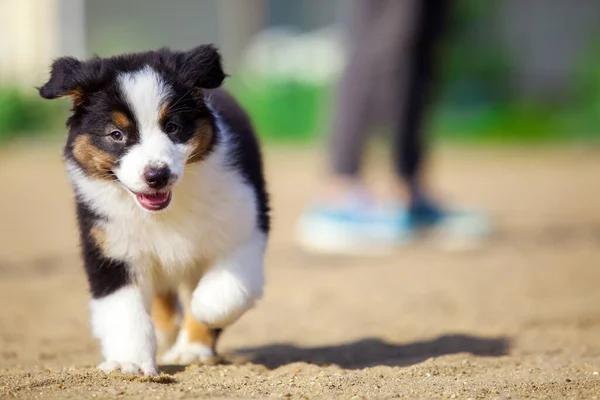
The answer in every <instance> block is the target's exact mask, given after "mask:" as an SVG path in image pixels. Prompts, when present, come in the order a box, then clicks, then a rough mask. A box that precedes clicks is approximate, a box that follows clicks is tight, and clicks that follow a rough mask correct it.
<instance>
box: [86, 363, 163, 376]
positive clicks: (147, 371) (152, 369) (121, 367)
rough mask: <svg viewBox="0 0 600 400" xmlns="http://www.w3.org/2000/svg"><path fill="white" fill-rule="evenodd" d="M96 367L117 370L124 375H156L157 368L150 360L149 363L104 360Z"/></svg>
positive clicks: (107, 371)
mask: <svg viewBox="0 0 600 400" xmlns="http://www.w3.org/2000/svg"><path fill="white" fill-rule="evenodd" d="M98 369H100V370H102V371H104V372H106V373H109V372H113V371H119V372H121V373H122V374H126V375H152V376H156V375H158V369H157V368H156V365H155V364H154V363H152V362H150V363H133V362H130V361H116V360H109V361H105V362H103V363H102V364H100V365H99V366H98Z"/></svg>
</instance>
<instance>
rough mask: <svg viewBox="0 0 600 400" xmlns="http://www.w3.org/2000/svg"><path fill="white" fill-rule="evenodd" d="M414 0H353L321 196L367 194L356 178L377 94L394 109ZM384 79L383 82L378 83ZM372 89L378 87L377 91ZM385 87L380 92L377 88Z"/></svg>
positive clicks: (410, 32) (363, 196)
mask: <svg viewBox="0 0 600 400" xmlns="http://www.w3.org/2000/svg"><path fill="white" fill-rule="evenodd" d="M418 3H419V0H402V1H397V0H377V1H373V0H355V1H354V3H353V18H352V21H351V26H350V35H349V43H350V49H349V58H348V61H347V64H346V67H345V69H344V72H343V74H342V76H341V79H340V82H339V86H338V91H337V96H336V101H335V103H334V114H333V115H334V119H333V125H332V132H331V136H330V138H329V143H328V144H329V146H328V172H329V174H328V178H327V180H326V181H325V190H324V191H323V192H324V193H323V194H324V196H323V198H324V199H325V201H327V200H331V201H332V202H334V203H335V202H339V201H340V198H341V199H342V200H343V199H344V198H355V197H359V200H362V201H365V200H368V199H370V197H371V196H370V195H369V191H368V190H367V188H366V186H365V185H364V184H363V182H362V179H361V165H362V158H363V154H364V152H365V147H366V144H367V139H368V136H369V131H370V129H369V128H370V127H371V125H372V122H373V116H374V111H376V110H374V107H379V106H381V104H379V105H377V104H375V103H376V100H378V98H377V97H378V96H379V100H381V99H382V98H383V99H385V101H386V102H388V103H392V104H385V106H387V107H389V108H391V109H398V108H400V105H399V104H398V102H399V101H400V97H399V96H398V95H397V94H396V93H394V92H395V90H394V88H395V84H396V81H397V80H398V69H399V68H400V69H406V66H405V65H401V64H402V63H400V62H399V60H398V57H406V56H407V54H408V53H409V49H410V48H411V47H412V40H413V36H414V32H413V31H414V22H413V19H414V16H415V11H416V10H417V9H418V6H417V4H418ZM381 82H383V84H378V83H381ZM376 91H377V93H376ZM382 92H384V93H382Z"/></svg>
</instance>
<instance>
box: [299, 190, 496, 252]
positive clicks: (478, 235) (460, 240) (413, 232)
mask: <svg viewBox="0 0 600 400" xmlns="http://www.w3.org/2000/svg"><path fill="white" fill-rule="evenodd" d="M489 231H490V223H489V221H488V219H487V218H486V217H485V216H484V215H483V214H481V213H476V212H473V211H452V212H448V211H445V210H443V209H441V208H440V207H437V206H435V205H433V204H432V203H428V202H422V203H421V204H418V205H417V206H415V207H412V208H411V209H410V210H406V209H404V208H401V207H395V206H388V207H373V206H371V205H369V204H365V203H353V204H348V205H346V206H344V207H336V208H334V207H323V206H311V207H309V208H308V209H307V210H306V212H305V213H304V214H303V215H302V217H301V219H300V222H299V224H298V226H297V234H296V237H297V240H298V242H299V244H300V245H301V246H302V247H303V248H305V249H306V250H309V251H314V252H319V253H332V254H352V255H385V254H389V253H391V252H392V251H393V250H394V249H395V248H396V247H398V245H402V244H407V243H409V242H410V241H412V240H413V239H415V238H416V237H418V236H422V235H423V234H428V235H429V234H433V235H431V236H434V237H435V238H436V239H438V240H440V242H441V244H442V245H443V246H444V247H445V248H447V249H451V250H455V249H465V248H471V247H474V246H475V245H477V244H479V243H480V242H481V239H483V238H485V237H487V235H488V234H489Z"/></svg>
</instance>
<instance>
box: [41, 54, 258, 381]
mask: <svg viewBox="0 0 600 400" xmlns="http://www.w3.org/2000/svg"><path fill="white" fill-rule="evenodd" d="M224 78H225V74H224V72H223V69H222V66H221V57H220V55H219V53H218V51H217V49H216V48H215V47H213V46H212V45H203V46H199V47H197V48H194V49H192V50H190V51H187V52H179V51H171V50H169V49H161V50H158V51H150V52H145V53H137V54H126V55H122V56H117V57H111V58H98V57H96V58H92V59H90V60H88V61H79V60H76V59H74V58H70V57H64V58H60V59H57V60H56V61H55V62H54V63H53V65H52V68H51V74H50V79H49V81H48V82H47V83H46V84H45V85H44V86H42V87H41V88H39V93H40V95H41V96H42V97H43V98H46V99H55V98H58V97H64V96H70V97H71V98H72V100H73V108H72V114H71V116H70V117H69V118H68V120H67V127H68V131H69V134H68V138H67V141H66V146H65V148H64V159H65V162H66V169H67V172H68V176H69V178H70V181H71V183H72V186H73V189H74V193H75V198H76V208H77V217H78V221H79V230H80V236H81V246H82V252H83V262H84V265H85V270H86V273H87V277H88V281H89V286H90V291H91V296H92V300H91V302H90V309H91V325H92V332H93V334H94V336H96V337H97V338H98V339H99V341H100V344H101V348H102V353H103V356H104V358H105V361H104V362H103V363H102V364H101V365H100V366H99V368H100V369H101V370H103V371H106V372H110V371H114V370H120V371H121V372H123V373H127V374H140V373H142V374H147V375H156V374H157V367H156V351H157V350H156V349H157V342H158V344H159V345H161V346H163V347H165V348H166V349H168V351H167V352H166V353H165V355H164V361H165V362H171V363H174V362H182V363H190V362H202V361H206V360H208V359H210V358H212V357H214V356H215V346H216V341H217V338H218V336H219V333H220V332H221V330H222V329H223V328H225V327H226V326H229V325H230V324H232V323H233V322H235V321H236V320H237V319H238V318H240V316H242V315H243V314H244V313H245V312H246V311H247V310H248V309H250V308H251V307H252V306H253V305H254V304H255V302H256V301H257V300H258V299H259V298H261V296H262V293H263V255H264V252H265V248H266V245H267V236H268V231H269V215H268V212H269V206H268V195H267V192H266V189H265V182H264V178H263V168H262V160H261V154H260V149H259V145H258V142H257V139H256V137H255V134H254V131H253V128H252V126H251V123H250V121H249V119H248V117H247V116H246V114H245V113H244V111H243V110H242V109H241V108H240V106H239V105H238V104H237V103H236V102H235V100H234V99H233V98H232V97H231V96H229V95H228V94H227V93H226V92H225V91H223V90H222V89H219V88H218V87H219V86H220V85H221V84H222V82H223V80H224ZM178 300H179V301H178ZM179 305H181V307H179ZM180 311H181V312H180Z"/></svg>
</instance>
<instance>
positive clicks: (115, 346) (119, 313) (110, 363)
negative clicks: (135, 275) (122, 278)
mask: <svg viewBox="0 0 600 400" xmlns="http://www.w3.org/2000/svg"><path fill="white" fill-rule="evenodd" d="M90 308H91V311H92V332H93V333H94V335H95V336H96V337H97V338H99V339H100V344H101V347H102V354H103V355H104V358H105V359H106V361H105V362H104V363H103V364H101V365H100V367H99V368H100V369H102V370H103V371H105V372H110V371H113V370H117V369H120V370H121V371H122V372H124V373H129V374H136V375H137V374H139V373H144V374H147V375H156V374H157V369H156V361H155V356H156V341H155V338H154V326H153V325H152V319H151V317H150V314H149V312H148V311H149V301H148V299H147V298H145V296H144V294H143V293H142V291H141V290H140V289H139V288H137V287H134V286H129V287H124V288H122V289H119V290H117V291H116V292H115V293H113V294H111V295H109V296H106V297H103V298H101V299H94V300H92V301H91V303H90Z"/></svg>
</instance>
